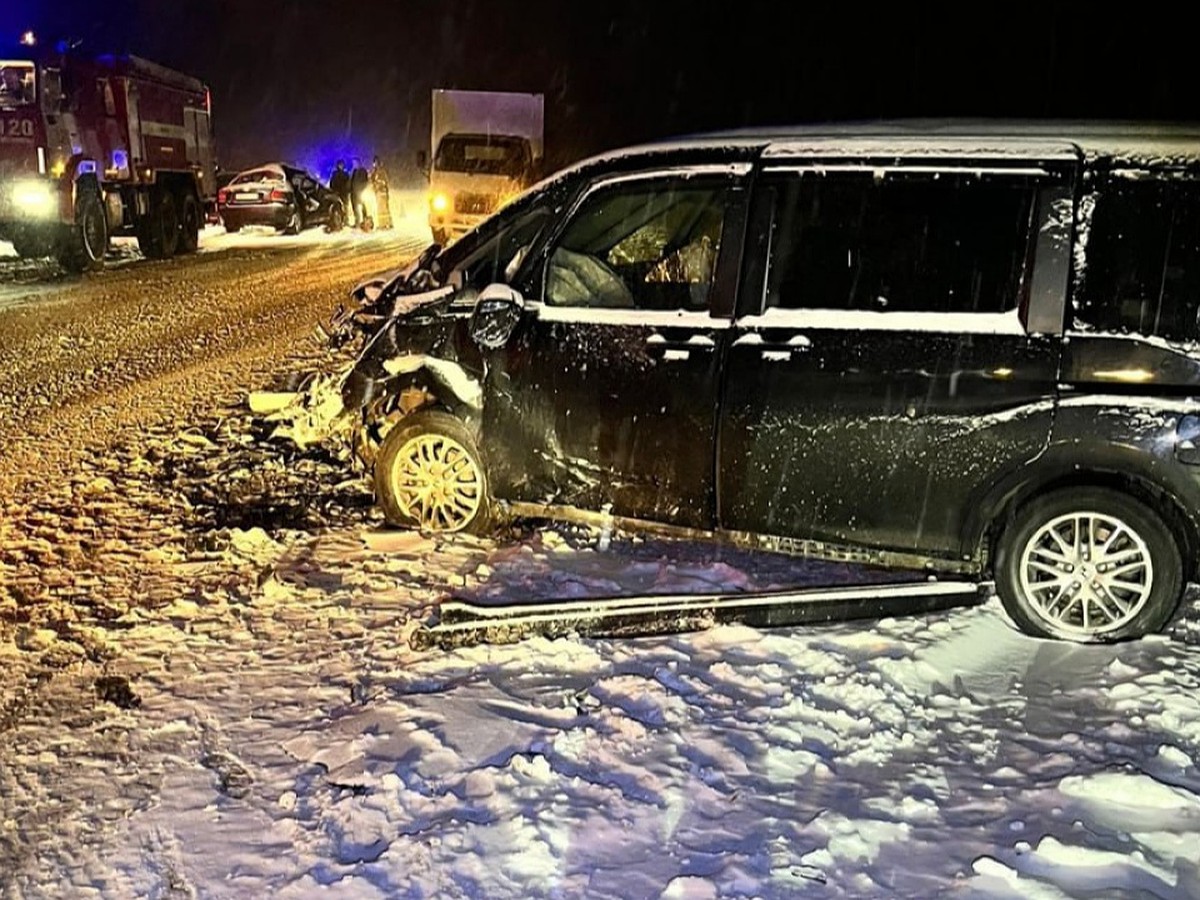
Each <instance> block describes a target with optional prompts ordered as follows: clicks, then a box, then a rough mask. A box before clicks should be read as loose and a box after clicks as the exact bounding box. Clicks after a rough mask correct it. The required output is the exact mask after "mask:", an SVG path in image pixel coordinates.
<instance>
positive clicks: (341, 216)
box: [325, 206, 346, 234]
mask: <svg viewBox="0 0 1200 900" xmlns="http://www.w3.org/2000/svg"><path fill="white" fill-rule="evenodd" d="M345 227H346V214H345V213H344V212H342V209H341V207H340V206H339V207H335V208H334V209H333V210H332V211H331V212H330V213H329V221H327V222H326V223H325V230H326V231H328V232H330V233H331V234H332V233H333V232H336V231H341V230H342V229H343V228H345Z"/></svg>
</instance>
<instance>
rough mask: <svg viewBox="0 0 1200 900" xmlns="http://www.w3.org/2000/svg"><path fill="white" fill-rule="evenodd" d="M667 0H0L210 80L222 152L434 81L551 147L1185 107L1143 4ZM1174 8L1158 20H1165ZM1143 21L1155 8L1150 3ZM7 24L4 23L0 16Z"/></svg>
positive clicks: (1147, 115) (399, 115)
mask: <svg viewBox="0 0 1200 900" xmlns="http://www.w3.org/2000/svg"><path fill="white" fill-rule="evenodd" d="M1089 8H1090V9H1093V10H1094V9H1095V8H1096V7H1095V6H1094V5H1092V4H1086V5H1085V4H1052V3H1042V4H1038V5H1031V6H1029V7H1026V8H1023V7H1022V6H1021V5H1020V4H1016V3H1008V4H1003V5H997V6H994V7H990V8H989V7H987V6H985V5H982V4H969V3H960V4H957V5H955V6H945V7H942V6H938V7H933V6H921V5H912V6H908V7H905V8H904V9H903V11H901V10H899V9H898V8H897V7H895V6H893V7H889V10H890V11H889V12H887V13H884V14H880V13H878V12H875V11H874V10H873V8H872V7H871V6H864V5H859V4H853V3H845V2H826V3H822V4H806V3H803V2H786V0H784V2H779V0H776V2H761V0H738V2H697V0H693V2H690V3H685V2H676V0H657V2H656V0H640V2H627V0H611V2H581V0H557V2H551V0H443V2H440V3H439V2H433V0H357V2H355V0H336V2H327V0H286V2H285V0H92V2H83V0H4V3H3V7H2V9H0V28H3V29H4V30H5V31H6V32H7V34H16V33H18V32H19V31H20V30H21V29H22V28H23V27H28V26H29V25H32V26H34V27H36V28H37V29H38V30H39V32H40V33H41V34H43V35H46V36H65V35H73V36H77V37H81V38H83V39H84V40H85V42H86V45H87V46H89V47H92V48H94V49H96V50H97V51H101V50H104V51H108V50H117V51H122V50H126V51H130V52H134V53H137V54H139V55H142V56H146V57H148V58H150V59H153V60H155V61H157V62H161V63H163V64H165V65H169V66H172V67H174V68H178V69H181V70H183V71H186V72H188V73H191V74H195V75H198V76H200V77H201V78H203V79H204V80H205V81H207V82H208V83H209V84H210V85H211V87H212V89H213V103H214V117H215V122H216V127H217V130H218V140H219V142H220V148H221V155H222V161H223V162H224V163H225V164H226V165H229V166H238V165H240V164H250V163H254V162H258V161H260V160H261V159H263V158H279V157H289V158H298V159H303V158H304V157H305V156H306V155H310V154H311V151H312V149H313V148H314V147H316V146H318V145H320V144H322V143H328V142H329V141H336V140H338V139H341V138H343V137H344V136H345V135H346V134H347V130H348V129H349V134H350V135H351V138H352V139H353V140H354V141H355V142H357V143H358V145H359V146H362V147H364V148H367V149H369V150H371V151H378V152H381V153H384V154H385V155H387V156H389V157H392V158H402V159H405V160H410V159H411V157H412V152H413V151H415V150H416V149H418V148H420V147H422V146H425V144H426V142H427V140H428V137H427V135H428V105H429V92H430V89H431V88H434V87H460V88H476V89H487V88H491V89H496V90H525V91H541V92H544V93H545V94H546V98H547V150H548V153H549V154H550V157H551V159H550V161H551V162H552V163H563V162H567V161H570V160H572V159H575V158H578V157H580V156H582V155H586V154H588V153H592V152H596V151H599V150H603V149H605V148H607V147H611V146H615V145H619V144H623V143H629V142H632V141H639V140H643V139H649V138H656V137H664V136H669V135H671V134H679V133H686V132H689V131H695V130H700V129H714V128H725V127H736V126H740V125H747V124H775V123H786V122H803V121H814V120H826V119H838V118H875V117H892V116H943V115H961V116H972V117H977V116H1011V117H1028V118H1031V117H1044V116H1058V117H1069V118H1082V117H1114V118H1127V119H1175V120H1196V119H1200V114H1198V112H1197V107H1198V101H1197V68H1198V67H1197V66H1196V63H1195V53H1194V52H1193V50H1192V48H1191V47H1190V46H1189V44H1190V43H1191V40H1190V38H1189V37H1188V35H1187V34H1186V31H1187V29H1186V28H1184V27H1182V20H1181V19H1180V17H1179V15H1173V14H1171V13H1170V11H1169V8H1168V7H1164V6H1161V5H1160V6H1156V7H1154V10H1155V12H1156V13H1157V15H1155V16H1150V15H1147V14H1139V15H1138V16H1137V17H1134V16H1131V15H1129V14H1126V15H1123V16H1121V17H1117V18H1108V17H1098V16H1096V15H1095V13H1091V14H1090V15H1087V14H1085V11H1086V10H1088V9H1089ZM1172 20H1174V21H1175V22H1176V27H1174V28H1172V27H1170V25H1169V23H1170V22H1171V21H1172ZM1164 23H1167V24H1165V25H1164ZM5 36H7V35H5Z"/></svg>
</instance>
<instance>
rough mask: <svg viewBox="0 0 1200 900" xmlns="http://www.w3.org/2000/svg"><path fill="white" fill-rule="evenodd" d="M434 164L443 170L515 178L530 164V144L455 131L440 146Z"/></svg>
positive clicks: (514, 139)
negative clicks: (456, 132) (455, 132)
mask: <svg viewBox="0 0 1200 900" xmlns="http://www.w3.org/2000/svg"><path fill="white" fill-rule="evenodd" d="M433 166H434V168H435V169H438V170H440V171H442V172H473V173H477V174H481V175H507V176H509V177H514V178H515V177H517V176H519V175H521V174H522V173H523V172H524V171H525V169H526V168H528V166H529V145H528V144H527V143H526V142H525V141H523V140H521V139H520V138H513V137H496V136H494V135H493V136H488V135H462V134H451V135H447V136H446V137H444V138H442V142H441V143H440V144H439V145H438V151H437V157H436V159H435V160H434V163H433Z"/></svg>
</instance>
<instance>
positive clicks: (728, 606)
mask: <svg viewBox="0 0 1200 900" xmlns="http://www.w3.org/2000/svg"><path fill="white" fill-rule="evenodd" d="M990 590H991V585H990V584H987V583H980V582H977V581H917V582H913V581H907V582H902V583H893V584H887V583H884V584H869V585H852V586H842V587H832V588H803V589H799V590H788V591H764V592H756V593H744V594H671V595H654V596H642V597H606V598H600V599H586V600H567V601H546V602H545V603H533V604H526V605H521V606H481V605H478V604H472V603H466V602H463V601H461V600H448V601H446V602H445V603H443V604H441V607H440V619H439V621H438V622H437V624H436V625H433V626H430V627H427V628H422V629H420V630H418V631H417V632H415V633H414V634H413V636H412V644H413V646H414V647H416V648H417V649H424V648H427V647H441V648H444V649H449V648H453V647H459V646H463V645H467V644H478V643H489V644H509V643H515V642H517V641H521V640H524V639H525V638H529V637H535V636H543V637H552V638H553V637H562V636H564V635H568V634H573V635H579V636H582V637H620V636H627V637H633V636H639V635H655V634H672V633H678V632H684V631H699V630H702V629H705V628H710V627H712V626H713V625H723V624H741V625H750V626H754V627H758V628H770V627H774V626H781V625H802V624H808V623H823V622H835V621H845V620H850V619H878V618H882V617H884V616H894V615H919V614H922V613H929V612H935V611H939V610H944V609H951V608H953V607H956V606H967V605H973V604H975V603H979V602H982V601H983V600H984V599H986V597H987V596H988V594H989V592H990Z"/></svg>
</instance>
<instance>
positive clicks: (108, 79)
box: [0, 45, 216, 272]
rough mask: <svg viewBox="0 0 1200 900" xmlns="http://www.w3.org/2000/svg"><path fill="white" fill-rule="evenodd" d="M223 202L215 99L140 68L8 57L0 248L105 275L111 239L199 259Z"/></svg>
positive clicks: (107, 61)
mask: <svg viewBox="0 0 1200 900" xmlns="http://www.w3.org/2000/svg"><path fill="white" fill-rule="evenodd" d="M215 194H216V166H215V147H214V144H213V138H212V126H211V109H210V95H209V92H208V89H207V88H206V87H205V85H204V84H203V83H202V82H200V81H199V80H197V79H195V78H192V77H190V76H187V75H182V74H180V73H178V72H174V71H171V70H170V69H167V68H164V67H163V66H159V65H157V64H155V63H152V62H149V61H147V60H144V59H140V58H138V57H136V56H111V55H105V56H90V55H86V54H83V53H79V52H77V51H75V50H72V49H69V48H66V47H64V46H62V45H60V46H59V47H58V48H57V49H55V50H54V51H52V52H51V51H41V50H40V49H39V48H37V47H35V46H27V45H22V46H19V47H17V48H15V49H12V50H9V51H7V52H5V51H3V50H0V240H7V241H11V242H12V243H13V245H14V247H15V248H16V250H17V253H18V254H20V255H21V256H23V257H37V256H55V257H57V258H58V260H59V262H60V263H62V265H63V266H64V267H66V268H67V269H70V270H72V271H77V272H81V271H85V270H89V269H97V268H100V267H101V266H102V265H103V264H104V254H105V250H106V249H107V247H108V242H109V238H110V237H112V236H114V235H133V236H136V237H137V240H138V244H139V246H140V247H141V249H142V252H143V253H145V254H146V255H147V256H149V257H153V258H159V259H164V258H168V257H171V256H174V255H175V254H176V253H190V252H193V251H194V250H195V249H196V248H197V245H198V243H199V232H200V227H201V224H202V223H203V220H204V207H205V205H206V204H209V203H211V202H212V201H213V198H214V196H215Z"/></svg>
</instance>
